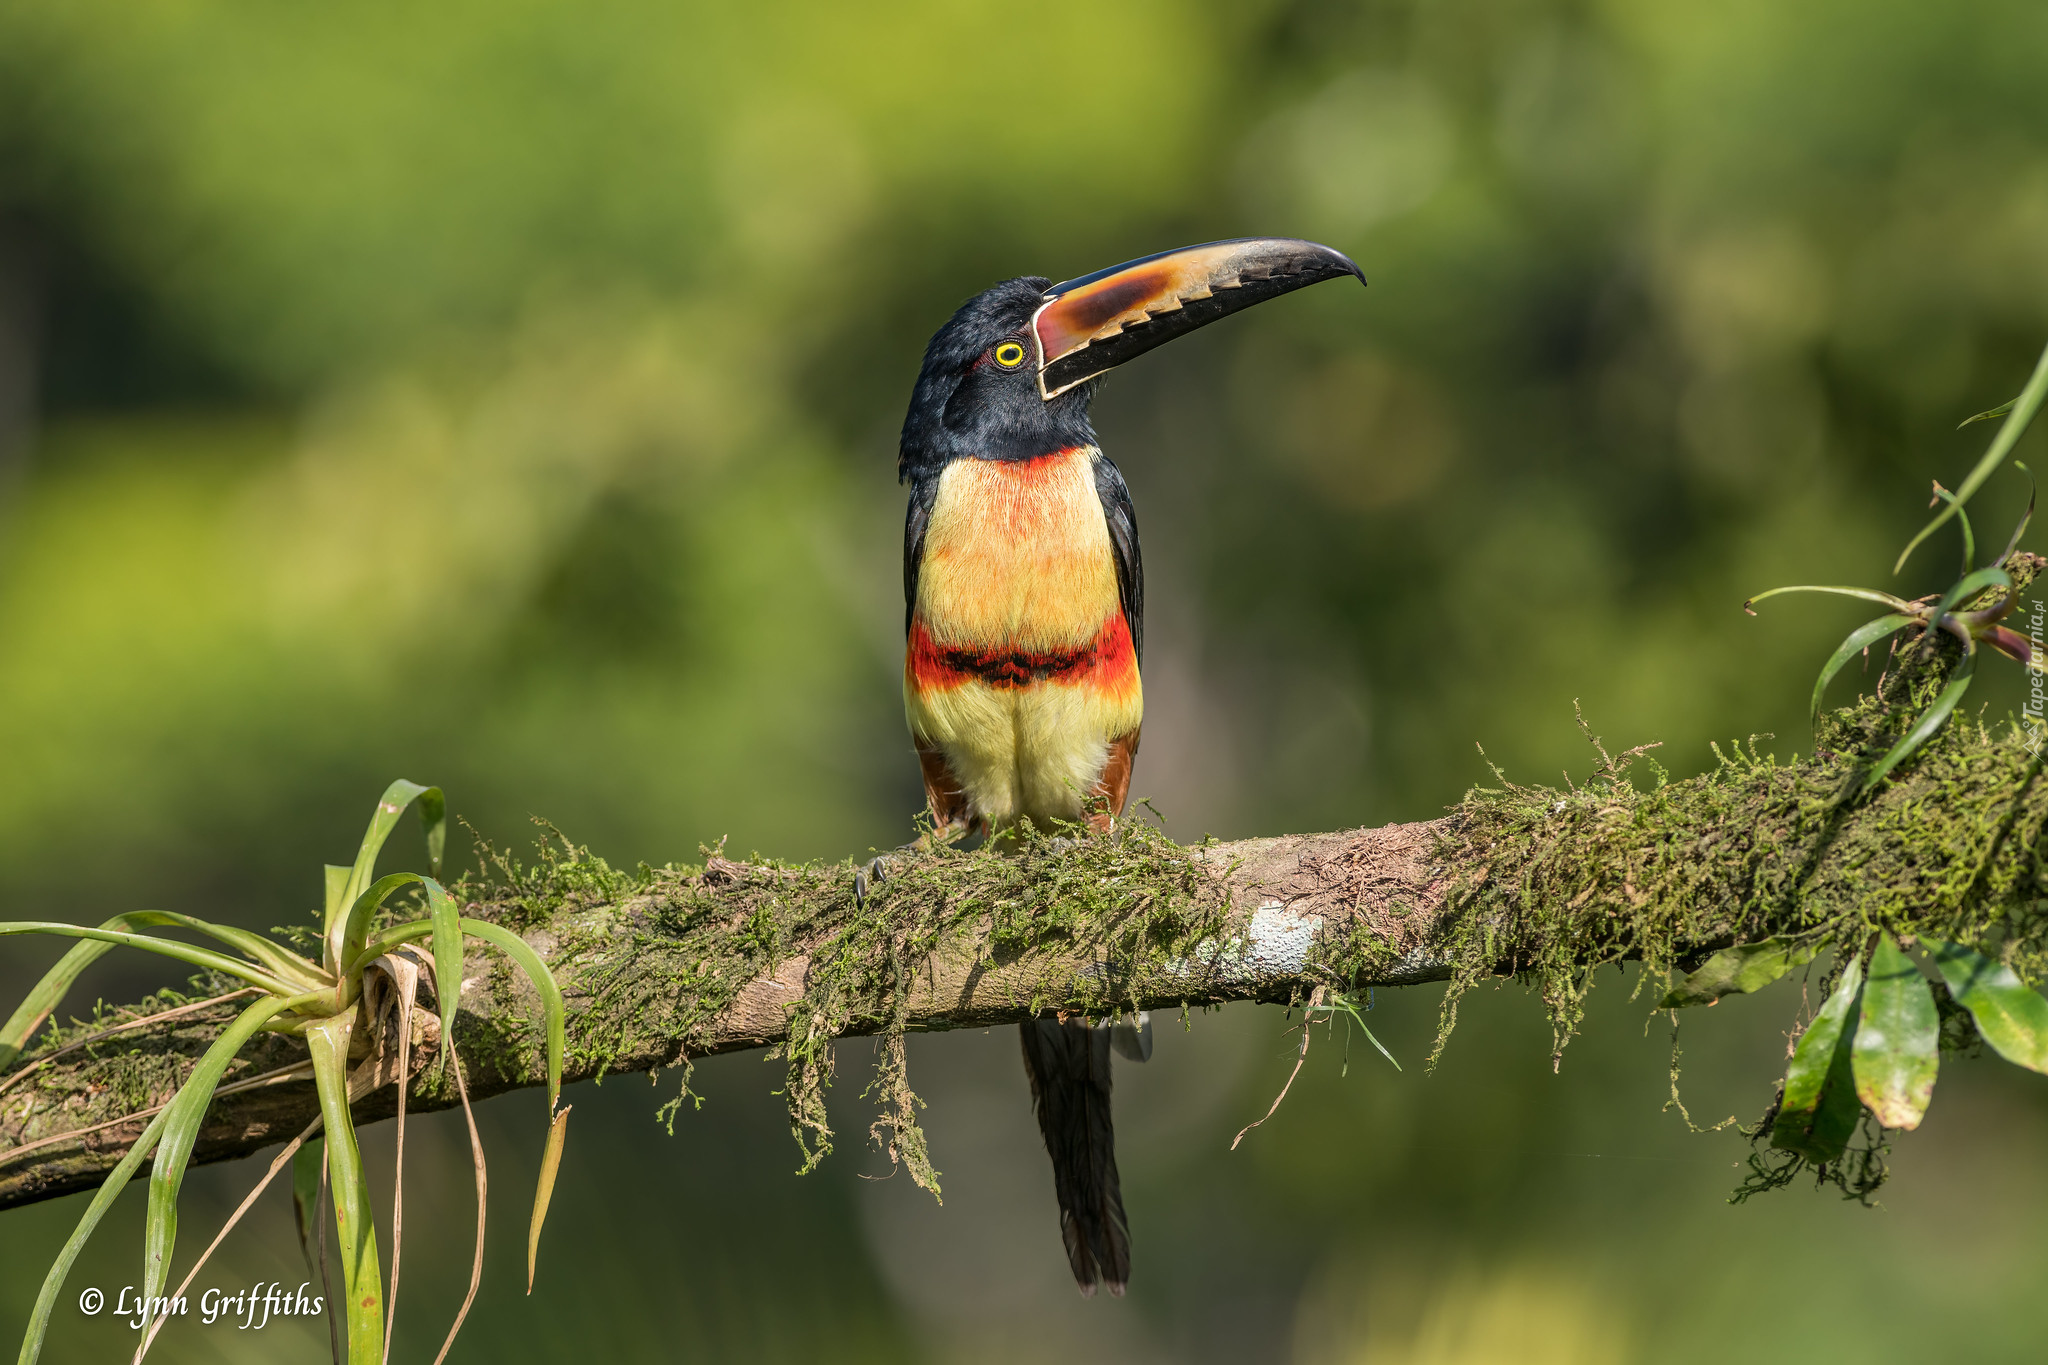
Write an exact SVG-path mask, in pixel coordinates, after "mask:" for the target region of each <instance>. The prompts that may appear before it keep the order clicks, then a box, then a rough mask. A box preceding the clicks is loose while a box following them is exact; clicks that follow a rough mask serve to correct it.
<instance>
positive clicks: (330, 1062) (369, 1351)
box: [306, 1015, 384, 1365]
mask: <svg viewBox="0 0 2048 1365" xmlns="http://www.w3.org/2000/svg"><path fill="white" fill-rule="evenodd" d="M352 1023H353V1016H352V1015H343V1016H339V1017H337V1018H334V1019H326V1020H322V1021H321V1022H319V1023H317V1024H314V1025H311V1026H310V1027H308V1028H307V1029H306V1046H307V1047H308V1048H309V1049H310V1050H311V1052H312V1054H313V1078H314V1085H315V1087H316V1088H317V1089H318V1090H319V1092H320V1116H321V1118H322V1119H323V1120H324V1121H325V1123H326V1126H327V1176H328V1183H329V1184H330V1185H332V1186H333V1198H334V1217H335V1223H336V1228H337V1230H338V1232H339V1234H340V1237H341V1282H342V1298H343V1307H342V1321H343V1322H344V1323H345V1324H346V1325H347V1328H348V1360H349V1365H382V1362H383V1359H384V1312H383V1302H384V1286H383V1283H382V1280H383V1277H382V1274H381V1272H380V1271H379V1270H378V1268H377V1225H376V1223H375V1222H374V1221H372V1219H371V1216H370V1203H369V1192H368V1190H367V1189H366V1188H365V1184H364V1180H363V1159H362V1152H361V1150H360V1149H359V1148H358V1147H357V1145H356V1130H355V1123H354V1122H353V1120H352V1119H351V1118H350V1117H349V1112H348V1044H349V1033H350V1029H351V1025H352Z"/></svg>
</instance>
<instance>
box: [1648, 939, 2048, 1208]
mask: <svg viewBox="0 0 2048 1365" xmlns="http://www.w3.org/2000/svg"><path fill="white" fill-rule="evenodd" d="M1920 948H1921V949H1922V951H1923V954H1924V957H1925V959H1926V961H1927V963H1928V965H1930V966H1931V967H1932V968H1933V969H1934V971H1935V973H1936V975H1937V976H1938V977H1939V979H1940V980H1941V982H1942V984H1943V985H1944V986H1945V987H1946V988H1947V991H1948V995H1949V997H1950V998H1951V999H1952V1000H1953V1001H1954V1002H1955V1004H1956V1005H1957V1006H1958V1007H1960V1008H1961V1009H1962V1010H1963V1011H1965V1012H1966V1013H1967V1014H1968V1016H1969V1018H1970V1019H1971V1021H1972V1022H1973V1023H1974V1024H1975V1026H1976V1030H1977V1032H1978V1034H1979V1035H1980V1036H1981V1037H1982V1038H1983V1039H1984V1041H1985V1042H1987V1043H1989V1044H1990V1045H1991V1047H1992V1049H1993V1050H1994V1051H1995V1052H1997V1053H1998V1055H1999V1056H2001V1057H2004V1058H2005V1059H2006V1060H2007V1061H2010V1062H2013V1063H2015V1064H2017V1065H2019V1066H2024V1067H2026V1068H2027V1069H2029V1070H2031V1071H2039V1072H2043V1073H2048V999H2044V998H2043V997H2042V996H2041V995H2040V994H2039V993H2038V992H2036V991H2034V990H2032V989H2030V988H2029V987H2028V986H2027V985H2026V984H2025V983H2024V982H2022V981H2021V980H2020V978H2019V976H2018V975H2017V974H2016V973H2015V972H2014V971H2013V970H2012V968H2011V967H2009V966H2007V965H2005V964H2003V963H2001V962H1998V961H1996V960H1994V959H1992V958H1989V957H1986V956H1985V955H1984V954H1982V953H1980V952H1978V951H1977V950H1975V949H1973V948H1969V947H1966V946H1964V945H1961V944H1957V943H1950V942H1946V941H1944V940H1941V939H1936V938H1927V939H1923V940H1921V942H1920ZM1814 953H1815V950H1814V948H1813V947H1811V946H1805V947H1797V946H1794V945H1790V944H1788V943H1787V942H1786V941H1785V940H1782V939H1769V940H1764V941H1762V942H1759V943H1752V944H1741V945H1737V946H1735V947H1731V948H1726V949H1723V950H1721V951H1720V952H1718V953H1715V954H1714V955H1713V956H1712V957H1710V958H1709V959H1707V961H1706V962H1705V963H1703V964H1701V965H1700V966H1699V967H1698V968H1697V969H1695V970H1694V971H1692V972H1690V973H1688V974H1687V975H1686V976H1685V977H1684V978H1683V979H1681V980H1680V981H1679V982H1678V983H1676V984H1675V985H1674V986H1673V987H1672V988H1671V990H1670V991H1669V992H1668V993H1667V994H1666V995H1665V996H1664V997H1663V999H1661V1000H1660V1001H1659V1002H1658V1005H1659V1007H1660V1008H1670V1009H1676V1008H1679V1007H1682V1006H1687V1005H1698V1004H1708V1005H1711V1004H1713V1003H1715V1002H1716V1001H1717V1000H1719V999H1720V998H1721V997H1722V996H1724V995H1729V994H1737V993H1743V994H1746V993H1748V992H1752V991H1756V990H1760V989H1762V988H1763V987H1765V986H1767V985H1769V984H1770V983H1771V982H1773V981H1776V980H1777V979H1778V978H1779V977H1781V976H1784V975H1785V974H1786V973H1787V972H1788V971H1789V970H1791V968H1792V967H1793V966H1795V965H1797V964H1799V963H1804V962H1807V961H1810V960H1811V959H1812V958H1813V956H1814ZM1941 1041H1942V1029H1941V1017H1940V1010H1939V1007H1938V1004H1937V1000H1936V993H1935V989H1934V983H1933V982H1932V981H1931V980H1930V979H1929V978H1928V977H1927V975H1926V974H1924V973H1923V972H1922V970H1921V969H1920V967H1919V966H1917V965H1916V964H1915V963H1914V961H1913V959H1912V958H1911V957H1909V956H1908V955H1907V953H1906V951H1905V950H1904V949H1903V948H1902V947H1901V946H1900V944H1899V941H1898V940H1897V939H1896V938H1894V937H1893V936H1892V935H1891V934H1889V933H1886V932H1884V931H1879V932H1878V933H1877V935H1876V936H1875V939H1874V941H1873V942H1872V943H1871V944H1870V945H1869V956H1868V959H1867V962H1866V959H1865V957H1864V956H1863V954H1862V952H1861V951H1856V952H1852V953H1849V954H1848V955H1846V957H1845V959H1844V960H1843V962H1842V963H1841V967H1840V971H1839V972H1838V973H1837V974H1836V976H1835V983H1834V987H1833V989H1832V990H1831V991H1830V992H1829V993H1828V997H1827V999H1826V1001H1825V1002H1824V1003H1823V1004H1822V1005H1821V1007H1820V1009H1819V1011H1818V1012H1817V1013H1816V1014H1815V1015H1814V1017H1813V1020H1812V1022H1811V1023H1809V1024H1808V1025H1807V1027H1806V1029H1805V1031H1804V1032H1803V1033H1802V1034H1801V1035H1800V1037H1799V1041H1798V1043H1797V1045H1796V1046H1795V1047H1794V1048H1793V1051H1792V1060H1791V1064H1790V1066H1789V1067H1788V1068H1787V1070H1786V1072H1785V1079H1784V1083H1783V1085H1782V1087H1781V1088H1780V1090H1779V1093H1778V1101H1777V1103H1776V1105H1775V1106H1774V1107H1773V1110H1772V1111H1771V1113H1769V1114H1768V1115H1766V1118H1765V1121H1764V1123H1762V1124H1761V1125H1759V1127H1758V1129H1757V1130H1756V1132H1757V1136H1758V1137H1759V1139H1761V1138H1762V1137H1764V1136H1766V1135H1768V1137H1769V1140H1770V1144H1771V1146H1772V1147H1774V1148H1776V1149H1777V1150H1779V1151H1782V1152H1787V1153H1790V1154H1792V1156H1794V1157H1795V1158H1798V1162H1795V1163H1792V1164H1791V1165H1790V1166H1785V1167H1780V1168H1778V1170H1777V1172H1775V1173H1774V1181H1773V1183H1783V1179H1784V1177H1785V1176H1786V1175H1788V1174H1789V1173H1790V1171H1792V1170H1793V1169H1796V1167H1797V1165H1798V1164H1799V1163H1805V1164H1807V1165H1810V1166H1812V1167H1814V1168H1817V1169H1818V1170H1819V1171H1820V1172H1821V1174H1822V1175H1823V1177H1824V1178H1825V1177H1826V1175H1827V1174H1828V1170H1829V1168H1831V1167H1835V1166H1837V1165H1838V1164H1839V1163H1841V1162H1842V1161H1843V1160H1844V1158H1845V1157H1846V1156H1847V1155H1849V1145H1850V1142H1851V1141H1852V1140H1853V1139H1854V1137H1855V1135H1856V1132H1857V1129H1858V1127H1859V1126H1860V1125H1861V1124H1862V1122H1863V1121H1864V1116H1865V1115H1866V1114H1867V1115H1868V1116H1869V1117H1870V1118H1871V1119H1872V1120H1874V1121H1875V1122H1876V1123H1877V1125H1878V1126H1879V1128H1880V1129H1895V1130H1899V1131H1907V1132H1910V1131H1911V1130H1912V1129H1915V1128H1918V1127H1919V1126H1920V1121H1921V1119H1922V1118H1924V1117H1925V1116H1926V1114H1927V1107H1928V1104H1929V1103H1930V1102H1931V1101H1932V1099H1933V1097H1934V1082H1935V1077H1936V1074H1937V1073H1938V1072H1939V1070H1940V1067H1941ZM1858 1192H1867V1190H1863V1191H1858Z"/></svg>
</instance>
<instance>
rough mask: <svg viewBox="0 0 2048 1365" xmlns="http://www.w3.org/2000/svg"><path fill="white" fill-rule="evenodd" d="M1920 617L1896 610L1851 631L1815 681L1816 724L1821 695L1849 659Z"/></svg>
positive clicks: (1814, 709)
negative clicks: (1899, 612) (1902, 614)
mask: <svg viewBox="0 0 2048 1365" xmlns="http://www.w3.org/2000/svg"><path fill="white" fill-rule="evenodd" d="M1919 619H1920V618H1919V617H1917V616H1901V615H1899V614H1898V613H1897V612H1894V613H1892V614H1891V615H1890V616H1880V617H1878V618H1877V619H1876V620H1875V621H1871V622H1868V623H1866V624H1864V625H1860V626H1858V627H1856V629H1854V630H1852V631H1850V632H1849V638H1848V639H1846V640H1844V641H1842V647H1841V648H1840V649H1838V650H1836V651H1835V652H1834V655H1833V656H1832V657H1831V658H1829V660H1828V661H1827V664H1826V666H1825V667H1823V668H1822V669H1821V671H1820V677H1819V678H1818V679H1816V680H1815V681H1814V684H1813V715H1812V719H1813V722H1814V723H1815V724H1816V725H1817V724H1819V723H1820V701H1821V697H1822V695H1823V694H1824V693H1826V691H1827V690H1828V684H1829V683H1831V682H1833V681H1834V680H1835V675H1836V674H1837V673H1840V672H1841V671H1842V669H1843V668H1844V667H1845V666H1847V664H1848V662H1849V660H1851V659H1853V658H1855V657H1856V656H1857V655H1858V654H1861V653H1862V652H1863V651H1864V650H1866V649H1868V648H1870V647H1871V646H1872V645H1874V644H1876V643H1877V642H1878V641H1879V640H1882V639H1883V638H1884V637H1885V636H1887V635H1892V634H1895V633H1897V632H1898V631H1900V630H1903V629H1904V628H1905V627H1907V626H1910V625H1912V624H1913V622H1915V621H1917V620H1919Z"/></svg>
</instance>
